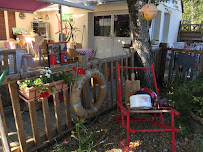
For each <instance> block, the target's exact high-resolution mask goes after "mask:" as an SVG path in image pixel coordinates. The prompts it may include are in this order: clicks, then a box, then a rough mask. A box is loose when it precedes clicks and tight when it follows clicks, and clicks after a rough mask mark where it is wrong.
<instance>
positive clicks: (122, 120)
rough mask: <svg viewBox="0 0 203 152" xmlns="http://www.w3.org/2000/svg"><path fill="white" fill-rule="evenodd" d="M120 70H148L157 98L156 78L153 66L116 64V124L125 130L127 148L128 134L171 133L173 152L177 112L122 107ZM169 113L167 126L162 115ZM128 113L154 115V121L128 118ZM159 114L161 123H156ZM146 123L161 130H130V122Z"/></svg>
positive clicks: (178, 115)
mask: <svg viewBox="0 0 203 152" xmlns="http://www.w3.org/2000/svg"><path fill="white" fill-rule="evenodd" d="M120 69H150V70H151V71H152V75H153V81H154V87H155V92H156V94H157V96H159V92H158V88H157V83H156V77H155V72H154V66H153V65H151V67H124V66H120V65H119V64H118V81H119V88H118V96H117V117H116V123H119V124H121V125H122V127H123V128H126V129H127V146H128V147H129V144H130V132H131V133H133V134H135V133H136V132H163V131H171V140H172V152H175V132H180V130H179V129H177V128H175V127H174V115H176V117H178V118H179V117H180V114H179V112H178V111H176V110H175V109H174V108H173V107H160V108H158V107H153V108H152V109H149V110H131V109H128V108H126V107H124V105H123V103H122V93H121V75H120ZM166 112H167V113H170V114H171V126H167V125H165V124H164V120H163V116H162V113H166ZM130 113H154V119H153V120H148V119H143V118H142V119H139V118H130ZM157 113H158V114H160V119H161V123H158V122H156V115H157ZM135 121H137V122H148V123H151V124H153V125H156V126H159V127H161V129H132V128H130V122H135Z"/></svg>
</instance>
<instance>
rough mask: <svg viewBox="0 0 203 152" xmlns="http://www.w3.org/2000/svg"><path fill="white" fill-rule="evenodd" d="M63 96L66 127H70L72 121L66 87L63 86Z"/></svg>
mask: <svg viewBox="0 0 203 152" xmlns="http://www.w3.org/2000/svg"><path fill="white" fill-rule="evenodd" d="M63 98H64V105H65V115H66V126H67V128H70V127H72V121H71V112H70V103H69V94H68V88H65V89H64V90H63Z"/></svg>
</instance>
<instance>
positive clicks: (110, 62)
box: [0, 44, 167, 152]
mask: <svg viewBox="0 0 203 152" xmlns="http://www.w3.org/2000/svg"><path fill="white" fill-rule="evenodd" d="M166 52H167V50H166V44H164V45H162V48H161V49H160V48H159V49H156V50H153V52H152V55H153V59H154V61H155V70H156V73H157V77H158V79H157V80H158V81H163V76H164V71H165V66H163V64H164V65H165V62H166ZM118 63H119V64H120V65H121V66H134V63H135V59H134V49H133V48H131V49H130V54H126V55H121V56H116V57H109V58H102V59H95V60H91V61H89V62H87V61H86V57H85V56H83V55H82V56H79V67H83V68H84V69H94V68H97V69H98V70H99V71H100V72H101V73H102V74H103V75H104V77H105V81H106V86H107V89H108V90H107V91H106V99H105V101H104V103H103V106H102V108H101V110H100V112H103V111H105V110H108V109H110V108H112V107H113V106H115V105H116V97H117V94H118V92H117V89H118V68H117V66H118ZM73 66H75V67H76V63H74V64H69V65H64V66H60V67H53V68H51V71H52V72H60V71H71V70H72V67H73ZM133 72H134V70H133V69H131V70H129V69H121V82H122V84H123V85H122V86H121V87H122V88H121V89H122V94H123V95H122V97H123V98H124V82H125V80H127V79H130V75H131V73H133ZM39 76H40V71H31V72H26V73H21V74H14V75H8V76H6V77H5V80H4V82H3V84H4V85H8V87H9V92H10V97H11V102H12V108H13V114H14V120H15V126H16V130H17V134H18V137H17V138H18V140H17V142H19V146H18V147H12V148H11V150H12V151H19V150H21V151H22V152H28V151H29V152H30V151H34V150H36V149H38V148H40V147H42V146H43V145H44V144H46V142H47V141H51V140H53V137H56V136H59V135H61V134H63V133H65V132H68V131H70V130H71V129H73V125H72V121H71V119H72V116H71V115H72V114H71V111H72V109H71V107H70V103H69V102H70V94H71V84H69V85H68V87H67V88H65V89H63V90H62V93H63V97H64V101H63V102H61V103H60V102H59V92H55V93H54V94H53V106H54V108H53V113H54V116H53V113H52V111H50V109H51V108H52V107H51V106H50V103H49V102H48V99H47V98H44V99H43V100H42V101H41V102H42V112H43V113H42V114H41V113H39V111H37V110H36V105H35V100H33V101H30V102H28V109H29V116H26V117H28V119H29V120H28V119H26V121H27V122H25V118H24V115H23V114H22V113H21V109H20V101H19V89H18V85H17V83H16V82H17V81H18V80H23V79H25V78H33V77H39ZM92 82H93V85H92V99H90V97H88V96H89V95H88V96H83V97H85V98H83V99H82V100H83V101H82V103H85V105H84V106H85V107H88V105H90V104H89V103H90V102H92V101H95V100H96V98H97V96H98V93H99V91H98V86H97V84H96V83H97V82H96V81H92ZM88 87H89V84H88ZM86 89H87V90H88V88H85V89H84V90H86ZM61 104H63V108H62V107H61ZM0 112H1V114H2V118H3V122H4V127H5V131H6V135H7V139H8V138H9V137H8V132H7V127H9V126H7V125H6V121H5V116H4V113H3V106H2V102H1V98H0ZM62 113H64V115H63V116H62ZM51 116H53V117H55V121H54V122H53V121H52V120H50V119H51ZM42 117H43V118H42ZM64 117H65V119H63V118H64ZM39 119H40V120H41V122H40V121H39ZM53 123H54V125H53ZM28 126H31V127H30V128H31V129H30V130H31V132H32V135H31V136H28V135H27V131H28V128H27V127H28ZM42 126H43V127H44V132H43V134H41V133H40V130H41V129H42ZM13 127H14V126H13ZM14 128H15V127H14ZM8 141H9V139H8Z"/></svg>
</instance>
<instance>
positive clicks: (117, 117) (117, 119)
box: [116, 105, 119, 124]
mask: <svg viewBox="0 0 203 152" xmlns="http://www.w3.org/2000/svg"><path fill="white" fill-rule="evenodd" d="M118 121H119V106H118V105H117V116H116V123H117V124H118Z"/></svg>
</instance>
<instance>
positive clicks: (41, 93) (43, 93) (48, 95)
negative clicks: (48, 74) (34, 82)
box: [39, 91, 50, 98]
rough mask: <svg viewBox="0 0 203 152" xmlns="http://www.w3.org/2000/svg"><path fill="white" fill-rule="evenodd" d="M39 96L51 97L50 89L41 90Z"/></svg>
mask: <svg viewBox="0 0 203 152" xmlns="http://www.w3.org/2000/svg"><path fill="white" fill-rule="evenodd" d="M39 97H40V98H47V97H50V93H49V91H45V92H40V94H39Z"/></svg>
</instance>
